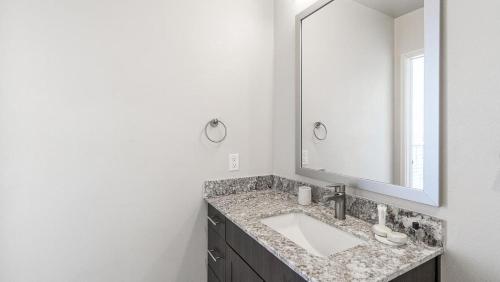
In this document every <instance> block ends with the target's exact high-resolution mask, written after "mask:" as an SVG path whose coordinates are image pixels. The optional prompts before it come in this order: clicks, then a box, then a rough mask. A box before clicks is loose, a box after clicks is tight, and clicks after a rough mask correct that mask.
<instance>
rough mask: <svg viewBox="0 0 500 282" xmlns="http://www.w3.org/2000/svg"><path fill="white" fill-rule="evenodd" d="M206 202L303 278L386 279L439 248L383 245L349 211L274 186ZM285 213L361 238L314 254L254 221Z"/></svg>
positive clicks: (214, 198) (423, 259)
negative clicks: (302, 200)
mask: <svg viewBox="0 0 500 282" xmlns="http://www.w3.org/2000/svg"><path fill="white" fill-rule="evenodd" d="M236 190H238V189H236ZM206 201H207V202H208V203H210V204H211V205H213V206H214V207H215V208H217V209H218V210H219V211H220V212H222V213H223V214H224V215H225V216H226V217H227V218H228V219H229V220H231V221H232V222H233V223H235V224H236V225H238V226H239V227H240V228H241V229H242V230H244V231H245V232H246V233H247V234H249V235H250V236H251V237H253V238H254V239H255V240H257V241H258V242H259V243H260V244H261V245H263V246H264V247H265V248H266V249H268V250H269V251H270V252H271V253H273V254H274V255H275V256H276V257H278V258H279V259H281V260H282V261H283V262H284V263H286V264H287V265H288V266H289V267H290V268H292V269H293V270H294V271H296V272H297V273H299V274H300V275H301V276H303V277H304V278H305V279H306V280H308V281H389V280H391V279H393V278H395V277H397V276H399V275H401V274H403V273H405V272H407V271H408V270H411V269H413V268H414V267H416V266H418V265H420V264H422V263H424V262H426V261H428V260H429V259H432V258H434V257H436V256H438V255H440V254H441V253H442V252H443V248H441V247H431V246H428V245H425V244H423V243H421V242H414V241H410V242H409V244H407V245H406V246H403V247H390V246H386V245H384V244H382V243H379V242H378V241H376V240H375V239H374V237H373V235H372V232H371V224H369V223H367V222H365V221H362V220H359V219H357V218H354V217H351V216H347V219H346V220H336V219H335V218H334V210H333V209H331V208H329V207H326V206H323V205H321V204H313V205H311V206H300V205H298V204H297V198H296V196H294V195H293V194H291V193H287V192H281V191H277V190H275V189H263V190H262V189H261V190H258V189H257V190H252V191H250V192H240V193H232V194H229V195H226V196H213V197H210V198H206ZM290 212H302V213H305V214H307V215H309V216H312V217H314V218H317V219H319V220H321V221H323V222H326V223H328V224H330V225H333V226H335V227H336V228H339V229H341V230H344V231H346V232H349V233H351V234H353V235H355V236H357V237H359V238H361V239H363V240H365V243H363V244H361V245H358V246H356V247H354V248H351V249H349V250H346V251H343V252H340V253H336V254H333V255H330V256H328V257H326V258H325V257H318V256H314V255H311V254H309V253H308V252H307V251H306V250H304V249H303V248H301V247H299V246H298V245H296V244H295V243H293V242H292V241H290V240H288V239H287V238H286V237H284V236H283V235H281V234H279V233H278V232H276V231H274V230H273V229H271V228H269V227H267V226H266V225H264V224H262V223H260V219H262V218H266V217H269V216H273V215H277V214H285V213H290Z"/></svg>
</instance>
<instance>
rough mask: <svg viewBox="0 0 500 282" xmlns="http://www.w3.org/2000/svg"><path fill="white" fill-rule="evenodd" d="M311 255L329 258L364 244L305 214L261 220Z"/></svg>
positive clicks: (291, 214)
mask: <svg viewBox="0 0 500 282" xmlns="http://www.w3.org/2000/svg"><path fill="white" fill-rule="evenodd" d="M260 222H261V223H263V224H265V225H267V226H269V227H270V228H272V229H274V230H275V231H277V232H279V233H280V234H282V235H284V236H285V237H287V238H288V239H290V240H291V241H293V242H294V243H295V244H297V245H299V246H301V247H302V248H304V249H306V250H307V251H308V252H309V253H311V254H313V255H316V256H320V257H327V256H329V255H331V254H334V253H338V252H342V251H344V250H347V249H350V248H352V247H355V246H357V245H360V244H362V243H364V241H363V240H361V239H359V238H357V237H355V236H353V235H351V234H349V233H347V232H344V231H342V230H340V229H337V228H335V227H333V226H331V225H328V224H326V223H324V222H321V221H319V220H317V219H315V218H313V217H310V216H308V215H306V214H303V213H289V214H283V215H277V216H272V217H268V218H264V219H261V220H260Z"/></svg>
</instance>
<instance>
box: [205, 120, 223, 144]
mask: <svg viewBox="0 0 500 282" xmlns="http://www.w3.org/2000/svg"><path fill="white" fill-rule="evenodd" d="M219 124H222V126H223V127H224V136H222V138H221V139H219V140H215V139H212V138H210V136H208V131H207V130H208V126H210V127H214V128H215V127H218V126H219ZM205 136H206V137H207V139H208V140H210V142H213V143H220V142H222V141H224V139H226V136H227V126H226V125H225V124H224V123H223V122H222V121H220V120H218V119H216V118H214V119H212V120H210V121H209V122H207V124H206V125H205Z"/></svg>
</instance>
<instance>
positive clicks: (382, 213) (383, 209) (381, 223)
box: [372, 204, 391, 237]
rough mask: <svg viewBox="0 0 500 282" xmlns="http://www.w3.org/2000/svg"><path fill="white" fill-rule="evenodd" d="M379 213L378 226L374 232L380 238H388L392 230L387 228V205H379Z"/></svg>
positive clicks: (374, 226) (376, 225)
mask: <svg viewBox="0 0 500 282" xmlns="http://www.w3.org/2000/svg"><path fill="white" fill-rule="evenodd" d="M377 211H378V224H375V225H373V228H372V229H373V232H374V233H375V234H377V235H379V236H382V237H387V234H389V233H391V229H390V228H389V227H387V226H385V217H386V214H387V206H386V205H380V204H379V205H377Z"/></svg>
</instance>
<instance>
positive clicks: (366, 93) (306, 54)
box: [297, 0, 440, 205]
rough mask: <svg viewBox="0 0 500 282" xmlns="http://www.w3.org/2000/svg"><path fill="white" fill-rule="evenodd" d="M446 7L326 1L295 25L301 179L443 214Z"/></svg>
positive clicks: (402, 0) (434, 1)
mask: <svg viewBox="0 0 500 282" xmlns="http://www.w3.org/2000/svg"><path fill="white" fill-rule="evenodd" d="M439 2H440V1H438V0H425V1H424V0H335V1H318V3H316V4H315V5H313V6H312V7H310V8H309V9H307V10H306V11H304V12H303V13H301V14H300V15H299V16H298V17H297V29H298V30H297V31H298V32H297V35H298V36H297V41H298V42H297V49H298V75H297V80H298V81H297V86H298V94H297V95H298V99H297V101H298V103H299V105H298V111H299V113H301V115H300V119H299V120H298V129H299V130H298V132H299V136H298V141H299V142H298V143H299V148H298V149H297V160H298V161H297V173H298V174H302V175H306V176H310V177H314V178H319V179H322V180H331V181H334V180H338V179H339V177H340V178H343V179H344V180H346V181H348V182H350V183H351V184H352V185H356V186H358V187H360V188H365V189H369V190H374V191H376V192H384V193H386V194H391V189H393V191H392V192H393V195H395V196H399V197H402V198H407V199H410V200H414V201H419V202H425V203H428V204H432V205H438V201H439V200H438V197H439V10H440V9H439V4H440V3H439ZM300 133H301V134H300ZM384 184H387V185H384ZM386 191H388V192H386ZM436 191H437V192H436ZM419 192H421V194H420V196H419V197H415V196H414V195H415V194H418V193H419ZM410 194H411V196H409V195H410Z"/></svg>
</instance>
